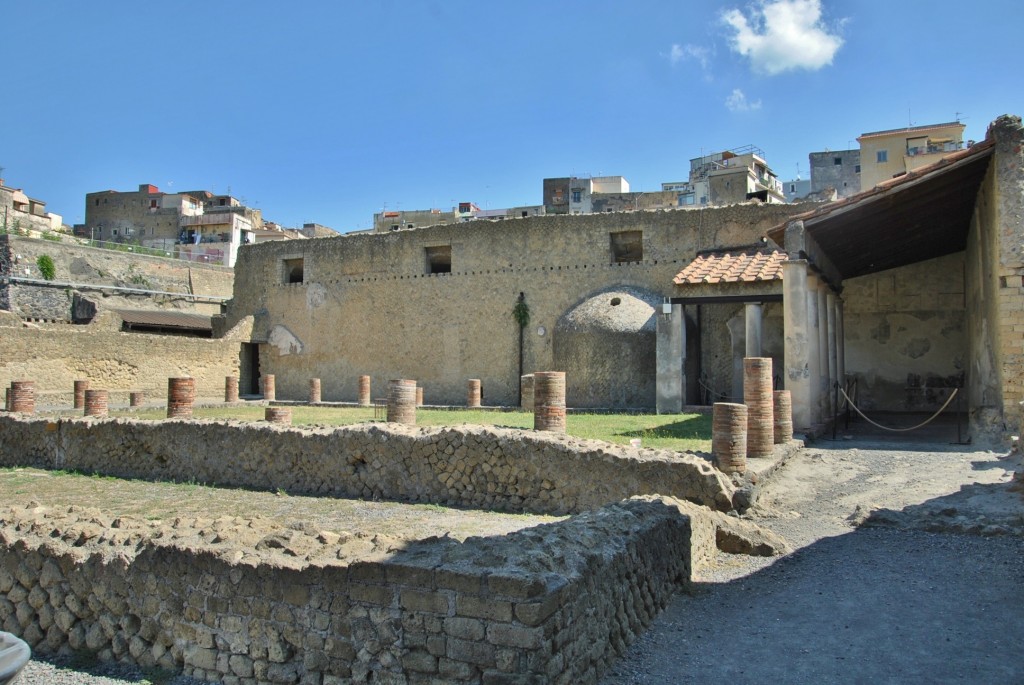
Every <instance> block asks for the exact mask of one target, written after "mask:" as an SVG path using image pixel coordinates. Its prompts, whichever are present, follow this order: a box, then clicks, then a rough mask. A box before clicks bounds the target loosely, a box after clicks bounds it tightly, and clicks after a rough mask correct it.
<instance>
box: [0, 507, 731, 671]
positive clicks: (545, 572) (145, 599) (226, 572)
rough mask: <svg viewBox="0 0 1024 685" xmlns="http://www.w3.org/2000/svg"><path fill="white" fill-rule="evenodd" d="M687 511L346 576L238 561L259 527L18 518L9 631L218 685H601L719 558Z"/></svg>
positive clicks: (5, 583)
mask: <svg viewBox="0 0 1024 685" xmlns="http://www.w3.org/2000/svg"><path fill="white" fill-rule="evenodd" d="M676 504H677V503H676V502H675V501H674V500H671V499H661V498H651V499H638V500H630V501H628V502H623V503H621V504H615V505H611V506H608V507H605V508H603V509H601V510H599V511H596V512H591V513H589V514H583V515H580V516H577V517H573V518H570V519H568V520H566V521H562V522H558V523H554V524H549V525H543V526H538V527H535V528H531V529H526V530H523V531H519V532H517V533H513V534H510V535H507V536H504V537H499V538H469V539H467V540H466V541H465V542H464V543H460V542H457V541H455V540H451V539H447V538H432V539H430V540H426V541H422V542H418V543H412V544H409V545H408V546H406V547H403V548H401V549H391V550H387V551H386V552H383V553H381V554H378V555H376V556H375V557H374V558H369V559H365V560H361V561H350V562H346V561H340V560H339V559H338V557H340V556H342V554H341V552H340V551H338V552H337V554H335V551H336V550H338V549H339V548H340V545H339V540H338V536H337V535H333V537H332V534H331V533H327V532H320V533H317V532H316V531H309V532H306V531H302V530H294V529H287V530H271V531H260V533H266V535H265V537H264V538H263V539H262V541H261V542H260V543H258V544H256V545H255V546H248V545H245V546H239V545H238V544H237V543H234V542H233V539H234V538H237V537H238V536H239V535H240V534H241V531H242V529H244V531H245V533H250V532H251V526H252V525H254V524H251V523H250V524H249V525H247V522H245V521H241V520H238V519H231V520H218V521H215V522H209V521H208V522H206V528H205V529H203V530H198V531H197V530H195V528H196V527H198V526H200V525H203V524H202V523H200V522H188V521H176V522H175V526H174V528H173V529H168V528H167V527H165V526H161V525H159V524H157V523H153V522H146V521H141V520H135V519H130V518H127V517H122V518H118V519H116V520H110V518H109V517H104V516H103V515H102V514H100V513H99V512H94V511H88V510H86V511H83V510H81V509H77V510H73V511H69V512H67V513H64V512H60V513H56V512H52V511H48V510H46V509H45V508H42V507H37V508H33V509H28V510H24V509H23V510H17V511H15V510H12V511H10V512H7V513H0V627H2V628H3V629H4V630H7V631H9V632H13V633H15V634H17V635H20V636H22V637H23V639H25V640H26V641H27V642H28V643H29V644H30V645H31V646H32V647H33V649H34V650H35V651H36V652H37V653H42V654H53V653H57V652H58V651H60V650H66V649H72V650H79V651H83V652H91V653H95V654H97V655H98V656H99V658H100V659H102V660H111V659H118V660H122V661H128V662H134V663H138V664H140V665H142V666H146V667H149V666H160V667H163V668H167V669H170V670H175V671H177V670H183V671H184V672H185V673H186V674H188V675H191V676H193V677H197V678H200V679H204V680H209V681H216V682H236V683H245V684H250V683H252V684H255V683H256V682H257V681H258V682H267V681H270V682H282V683H294V682H303V683H317V684H318V685H340V684H341V683H349V682H356V683H363V682H403V683H410V685H414V684H417V683H424V684H426V683H436V682H446V683H481V682H483V683H522V682H550V683H567V684H568V683H594V682H597V680H598V677H599V676H600V674H601V672H602V671H603V670H604V668H605V667H606V666H607V665H608V664H609V663H610V662H611V660H612V659H613V658H614V657H616V656H617V655H619V654H621V653H622V652H623V651H624V650H625V647H626V646H627V645H628V644H629V643H630V642H632V640H633V638H634V637H635V636H636V635H637V634H638V633H639V632H640V631H641V630H642V629H643V627H644V626H646V625H647V624H648V623H649V622H650V620H651V619H652V618H653V616H654V615H655V614H656V613H657V612H658V610H660V609H661V608H662V607H663V606H664V605H665V603H666V602H667V601H668V599H669V598H670V597H671V595H672V594H673V593H674V592H675V591H677V590H678V589H680V588H681V587H682V588H686V587H688V586H689V583H690V580H691V578H692V577H693V573H694V571H695V570H697V569H699V567H700V566H701V565H703V564H704V563H706V562H707V560H708V559H709V558H710V555H711V554H713V553H714V545H715V533H714V528H713V526H712V525H711V524H710V523H709V521H708V520H707V519H706V518H704V517H701V516H698V517H695V518H691V517H690V516H687V515H685V514H684V513H682V512H681V511H680V510H679V509H678V508H677V506H676ZM255 525H257V526H258V523H257V524H255ZM264 525H265V524H264ZM190 529H191V530H190ZM203 534H205V540H203V538H202V535H203ZM197 535H198V536H199V542H196V539H197ZM186 539H187V540H188V542H185V541H184V540H186ZM296 550H298V551H296ZM297 554H298V555H299V556H296V555H297ZM229 679H230V680H229Z"/></svg>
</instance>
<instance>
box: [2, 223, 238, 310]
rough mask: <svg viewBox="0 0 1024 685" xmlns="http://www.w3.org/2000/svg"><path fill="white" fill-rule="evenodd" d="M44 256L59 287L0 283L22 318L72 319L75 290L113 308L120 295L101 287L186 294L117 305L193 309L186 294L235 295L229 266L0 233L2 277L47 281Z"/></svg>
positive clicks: (142, 298)
mask: <svg viewBox="0 0 1024 685" xmlns="http://www.w3.org/2000/svg"><path fill="white" fill-rule="evenodd" d="M41 255H48V256H49V257H50V258H51V259H53V262H54V266H55V267H56V276H55V278H54V283H55V284H57V285H54V286H50V285H32V284H26V283H6V282H5V283H3V285H0V289H2V290H4V291H5V292H4V293H3V294H2V295H0V302H3V301H6V304H7V307H6V308H7V309H9V310H11V311H13V312H15V313H16V314H18V315H19V316H20V317H22V318H26V319H29V318H30V319H45V320H66V321H70V320H72V316H71V305H72V296H73V294H74V293H76V292H80V293H81V295H82V296H83V297H86V298H88V299H90V300H92V301H94V302H96V303H97V305H98V308H99V309H104V308H111V307H109V306H106V304H107V303H106V300H107V299H108V297H109V296H110V295H111V294H113V293H114V292H115V291H110V290H102V289H99V288H98V286H117V287H120V288H132V289H138V290H152V291H160V292H168V293H181V294H182V296H181V297H176V296H174V295H165V296H145V295H138V296H133V298H132V300H125V299H124V297H127V295H125V294H124V293H122V294H121V297H119V298H117V304H116V305H114V306H120V307H125V308H129V309H154V308H157V307H167V308H174V309H186V310H190V311H191V310H193V309H195V308H196V306H195V305H194V304H193V301H192V298H190V297H186V296H187V295H204V296H213V297H230V296H231V292H232V285H233V282H234V272H233V271H232V269H229V268H227V267H218V266H210V265H196V264H190V263H188V262H185V261H181V260H177V259H163V258H159V257H151V256H147V255H137V254H133V253H131V252H119V251H115V250H103V249H99V248H92V247H86V246H83V245H80V244H78V243H77V242H74V241H73V240H72V239H71V238H65V239H64V241H63V242H54V241H50V240H41V239H35V238H24V237H18V236H13V235H6V236H3V235H0V276H8V275H10V276H15V277H20V278H31V279H39V280H42V274H41V273H40V272H39V268H38V266H37V265H36V260H37V259H38V258H39V257H40V256H41ZM201 308H202V307H200V309H201ZM219 310H220V307H219V305H212V309H210V305H207V306H206V311H207V312H208V313H211V314H212V313H217V312H218V311H219Z"/></svg>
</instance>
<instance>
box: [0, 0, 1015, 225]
mask: <svg viewBox="0 0 1024 685" xmlns="http://www.w3.org/2000/svg"><path fill="white" fill-rule="evenodd" d="M3 14H4V24H5V31H4V33H5V36H4V41H3V47H2V59H3V63H4V67H5V68H4V73H5V76H6V78H5V95H4V97H3V106H2V107H0V167H4V171H3V177H4V178H5V179H6V181H7V184H8V185H11V186H15V187H20V188H23V189H24V190H25V191H26V193H28V194H29V195H30V196H32V197H36V198H39V199H41V200H44V201H46V202H47V207H48V209H49V210H50V211H53V212H57V213H60V214H63V215H64V219H65V222H67V223H78V222H81V221H82V220H83V218H84V207H85V194H86V193H87V192H93V191H97V190H105V189H108V188H111V189H115V190H134V189H135V188H136V187H137V186H138V185H139V184H140V183H153V184H155V185H157V186H159V187H160V189H161V190H164V191H168V192H174V191H175V190H187V189H197V188H205V189H209V190H213V191H214V192H217V193H226V192H229V188H230V193H231V194H232V195H234V196H236V197H239V198H242V199H244V200H245V201H246V202H247V204H250V205H253V206H257V207H259V208H260V209H262V210H263V213H264V217H265V218H267V219H270V220H274V221H277V222H279V223H282V224H285V225H288V226H296V225H300V224H302V223H304V222H311V221H315V222H318V223H321V224H325V225H328V226H331V227H333V228H335V229H337V230H339V231H342V232H345V231H348V230H353V229H357V228H367V227H369V226H370V225H371V223H372V215H373V213H374V212H377V211H380V210H381V209H382V208H384V207H386V208H387V209H389V210H392V209H424V208H429V207H440V208H444V209H450V208H451V207H452V206H453V205H454V204H456V203H458V202H459V201H473V202H476V203H477V204H478V205H480V206H481V207H485V208H499V207H509V206H515V205H525V204H540V202H541V188H542V179H543V178H545V177H552V176H566V175H571V174H576V175H587V174H590V175H623V176H625V177H626V178H627V179H628V180H629V182H630V184H631V187H632V189H633V190H657V189H659V188H660V184H661V183H662V182H663V181H676V180H681V179H685V178H686V175H687V172H688V168H689V159H690V158H692V157H696V156H699V155H700V154H702V153H707V152H713V151H718V150H723V149H728V148H733V147H738V146H742V145H747V144H754V145H757V146H758V147H760V148H761V149H763V150H764V151H765V154H766V157H767V160H768V163H769V165H770V166H771V167H772V168H773V169H774V170H775V172H776V173H777V174H778V175H779V176H780V177H781V178H782V179H783V180H789V179H791V178H794V177H795V176H796V174H797V170H798V168H799V170H800V171H801V172H802V175H803V177H804V178H806V177H807V169H808V167H807V154H808V153H809V152H813V151H820V150H825V149H832V150H839V149H846V148H848V147H856V145H857V143H856V140H855V139H856V137H857V136H858V135H860V134H861V133H864V132H866V131H875V130H881V129H888V128H898V127H902V126H906V125H907V124H908V123H913V124H915V125H921V124H929V123H938V122H945V121H952V120H954V118H956V117H957V116H959V117H960V119H961V120H962V121H963V122H964V123H965V124H966V125H967V130H966V133H965V136H966V137H967V138H973V139H977V140H980V139H981V138H983V137H984V135H985V129H986V127H987V125H988V123H989V122H990V121H991V120H992V119H994V118H995V117H997V116H998V115H1000V114H1004V113H1013V114H1024V78H1022V77H1021V76H1020V71H1019V64H1020V59H1019V44H1018V40H1019V37H1018V36H1019V32H1020V28H1021V26H1022V25H1024V4H1021V3H1020V2H1019V0H977V1H976V2H973V3H960V2H956V3H954V2H947V1H946V0H895V1H891V2H882V1H881V0H842V1H838V0H765V1H760V2H759V1H755V2H739V1H732V0H724V1H723V0H711V1H708V2H704V3H695V2H684V1H682V0H677V1H676V2H663V1H660V0H634V2H630V3H622V2H605V1H603V0H589V1H588V2H575V1H572V0H569V1H566V2H560V3H551V2H540V1H534V0H521V1H519V2H515V3H504V4H502V5H497V4H495V3H486V2H479V1H466V2H463V1H462V0H451V1H440V0H438V1H434V2H430V1H423V2H415V1H413V0H403V1H397V0H366V1H364V2H358V3H357V2H351V3H348V2H333V1H322V0H309V1H304V2H303V1H300V2H293V3H282V2H264V1H263V0H249V1H245V2H242V1H230V0H224V1H214V2H209V1H206V2H192V1H188V0H185V1H180V2H174V3H138V2H122V1H120V0H109V1H106V2H101V3H85V2H78V1H72V0H36V1H34V2H22V3H9V4H8V6H6V7H5V8H4V11H3Z"/></svg>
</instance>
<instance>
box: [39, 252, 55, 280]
mask: <svg viewBox="0 0 1024 685" xmlns="http://www.w3.org/2000/svg"><path fill="white" fill-rule="evenodd" d="M36 266H38V267H39V273H41V274H42V275H43V278H44V279H46V280H47V281H52V280H53V278H54V276H56V275H57V267H56V265H54V263H53V258H52V257H50V255H48V254H44V255H39V259H37V260H36Z"/></svg>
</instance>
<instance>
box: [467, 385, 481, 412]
mask: <svg viewBox="0 0 1024 685" xmlns="http://www.w3.org/2000/svg"><path fill="white" fill-rule="evenodd" d="M480 400H481V385H480V379H479V378H470V379H469V380H468V381H467V382H466V406H467V407H468V408H470V409H479V408H480Z"/></svg>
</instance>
